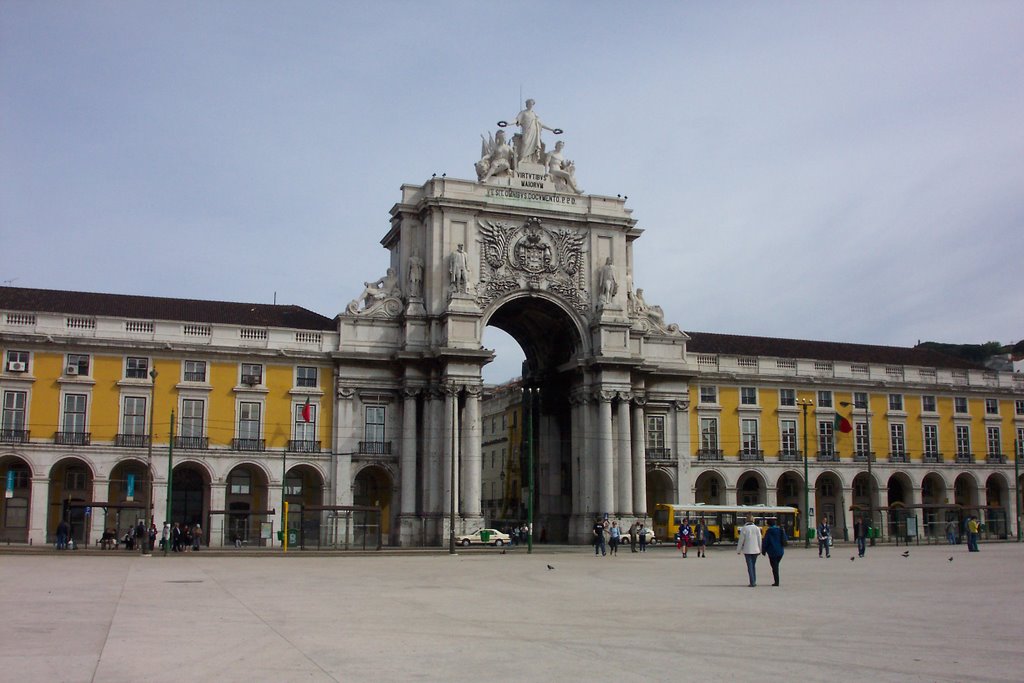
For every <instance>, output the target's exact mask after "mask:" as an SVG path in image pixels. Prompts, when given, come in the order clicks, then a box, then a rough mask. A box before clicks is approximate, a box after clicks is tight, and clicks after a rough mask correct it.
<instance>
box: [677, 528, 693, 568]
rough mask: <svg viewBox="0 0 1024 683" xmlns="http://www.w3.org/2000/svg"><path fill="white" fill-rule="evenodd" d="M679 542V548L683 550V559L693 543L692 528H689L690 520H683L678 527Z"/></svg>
mask: <svg viewBox="0 0 1024 683" xmlns="http://www.w3.org/2000/svg"><path fill="white" fill-rule="evenodd" d="M679 544H680V549H681V550H682V551H683V559H684V560H685V559H686V553H687V551H688V550H689V549H690V546H691V545H693V530H692V529H690V520H688V519H687V520H686V521H684V522H683V525H682V526H681V527H679Z"/></svg>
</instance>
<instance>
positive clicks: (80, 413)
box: [63, 394, 89, 434]
mask: <svg viewBox="0 0 1024 683" xmlns="http://www.w3.org/2000/svg"><path fill="white" fill-rule="evenodd" d="M88 403H89V397H88V396H86V395H85V394H65V396H64V422H63V424H64V431H65V432H71V433H74V434H84V433H85V417H86V415H85V411H86V406H87V405H88Z"/></svg>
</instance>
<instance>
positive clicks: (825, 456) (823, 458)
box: [818, 451, 839, 462]
mask: <svg viewBox="0 0 1024 683" xmlns="http://www.w3.org/2000/svg"><path fill="white" fill-rule="evenodd" d="M818 462H839V451H835V452H832V453H818Z"/></svg>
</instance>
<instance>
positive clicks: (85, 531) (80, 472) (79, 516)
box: [46, 457, 94, 545]
mask: <svg viewBox="0 0 1024 683" xmlns="http://www.w3.org/2000/svg"><path fill="white" fill-rule="evenodd" d="M93 477H94V475H93V471H92V468H91V467H90V466H89V464H88V463H87V462H85V461H84V460H82V459H80V458H75V457H68V458H63V459H61V460H59V461H57V463H56V464H54V466H53V467H51V468H50V486H49V502H50V505H49V510H48V515H47V522H46V540H47V543H53V542H54V541H55V540H56V538H57V525H58V524H60V521H61V520H62V519H63V520H65V521H67V523H68V525H69V526H70V529H71V531H70V537H71V539H72V540H74V541H75V543H77V544H79V545H87V544H88V543H89V517H88V515H86V509H85V508H84V507H82V506H73V505H70V503H84V502H87V501H90V500H92V491H93Z"/></svg>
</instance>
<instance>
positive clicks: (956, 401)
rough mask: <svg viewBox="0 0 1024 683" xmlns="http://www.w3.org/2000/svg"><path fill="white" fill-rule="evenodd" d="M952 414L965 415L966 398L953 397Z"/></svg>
mask: <svg viewBox="0 0 1024 683" xmlns="http://www.w3.org/2000/svg"><path fill="white" fill-rule="evenodd" d="M953 412H954V413H957V414H958V415H966V414H967V397H966V396H954V397H953Z"/></svg>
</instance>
